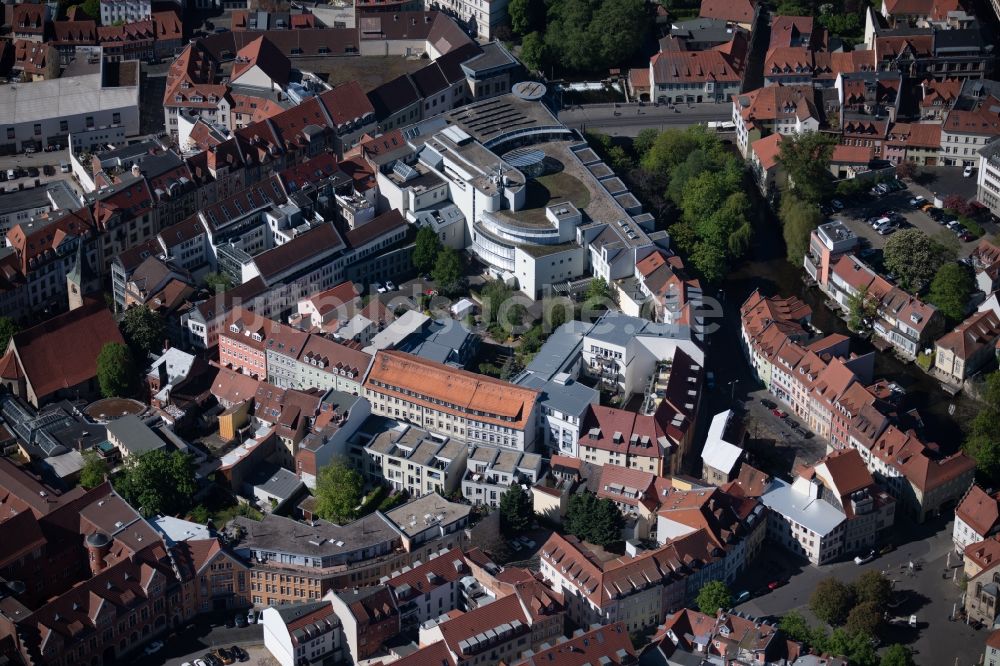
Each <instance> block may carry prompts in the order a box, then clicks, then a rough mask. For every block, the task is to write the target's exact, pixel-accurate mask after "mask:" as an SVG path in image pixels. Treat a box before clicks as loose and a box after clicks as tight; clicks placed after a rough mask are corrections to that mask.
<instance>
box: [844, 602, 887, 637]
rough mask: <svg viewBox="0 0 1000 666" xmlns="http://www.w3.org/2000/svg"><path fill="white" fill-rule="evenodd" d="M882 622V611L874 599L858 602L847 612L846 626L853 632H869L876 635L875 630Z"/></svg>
mask: <svg viewBox="0 0 1000 666" xmlns="http://www.w3.org/2000/svg"><path fill="white" fill-rule="evenodd" d="M881 622H882V611H880V610H879V607H878V604H877V603H876V602H874V601H865V602H862V603H859V604H857V605H856V606H854V608H852V609H851V612H849V613H848V614H847V620H846V621H845V623H844V628H845V629H846V630H847V631H848V632H850V633H852V634H855V633H857V634H867V635H868V636H874V635H875V630H876V629H878V625H879V624H880V623H881Z"/></svg>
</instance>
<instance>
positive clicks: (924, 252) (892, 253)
mask: <svg viewBox="0 0 1000 666" xmlns="http://www.w3.org/2000/svg"><path fill="white" fill-rule="evenodd" d="M882 257H883V261H884V263H885V267H886V269H887V270H889V271H890V272H892V273H894V274H895V275H896V278H897V281H898V283H899V286H900V287H901V288H903V289H905V290H907V291H910V292H913V293H917V292H919V291H920V290H921V289H923V288H924V287H925V286H927V283H929V282H930V281H931V279H932V278H933V277H934V274H935V273H936V272H937V270H938V268H940V267H941V265H942V264H943V263H944V262H945V261H946V260H947V258H948V257H947V255H946V249H945V248H944V247H943V246H942V245H941V244H940V243H938V242H937V241H936V240H934V239H933V238H931V237H930V236H928V235H927V234H925V233H924V232H922V231H920V230H919V229H903V230H902V231H898V232H896V233H895V234H893V235H892V236H891V237H890V238H889V240H888V241H886V243H885V249H884V250H883V251H882Z"/></svg>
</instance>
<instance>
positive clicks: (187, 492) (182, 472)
mask: <svg viewBox="0 0 1000 666" xmlns="http://www.w3.org/2000/svg"><path fill="white" fill-rule="evenodd" d="M194 471H195V468H194V461H193V459H192V458H191V456H189V455H188V454H186V453H181V452H180V451H174V452H172V453H167V452H166V451H163V450H162V449H160V450H156V451H150V452H149V453H144V454H143V455H141V456H133V457H130V458H129V459H128V460H127V462H126V463H125V471H124V473H122V474H121V475H120V476H119V477H118V478H117V479H116V480H115V483H114V486H115V490H117V491H118V493H119V494H120V495H121V496H122V497H124V498H125V500H126V501H128V503H129V504H131V505H132V506H134V507H137V508H139V509H140V512H141V513H142V515H144V516H154V515H157V514H164V515H169V516H173V515H176V514H178V513H183V512H185V511H187V510H188V509H189V508H190V507H191V499H192V497H193V496H194V493H195V490H197V484H196V482H195V476H194Z"/></svg>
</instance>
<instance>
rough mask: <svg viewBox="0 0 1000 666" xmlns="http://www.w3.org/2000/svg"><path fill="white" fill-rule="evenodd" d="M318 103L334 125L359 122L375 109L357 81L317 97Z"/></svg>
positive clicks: (349, 82)
mask: <svg viewBox="0 0 1000 666" xmlns="http://www.w3.org/2000/svg"><path fill="white" fill-rule="evenodd" d="M319 100H320V102H322V103H323V107H324V108H326V110H327V113H329V114H330V118H332V119H333V122H334V123H335V124H336V125H338V126H339V125H345V124H347V123H351V122H355V121H359V120H361V119H363V118H364V117H365V116H367V115H369V114H374V113H375V109H374V107H372V103H371V102H370V101H368V96H367V95H365V91H364V90H362V89H361V84H359V83H358V82H357V81H348V82H347V83H344V84H341V85H339V86H337V87H336V88H334V89H333V90H328V91H326V92H324V93H322V94H321V95H320V96H319Z"/></svg>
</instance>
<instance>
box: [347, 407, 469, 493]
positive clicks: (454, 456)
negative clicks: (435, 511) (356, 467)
mask: <svg viewBox="0 0 1000 666" xmlns="http://www.w3.org/2000/svg"><path fill="white" fill-rule="evenodd" d="M391 423H392V422H391V421H390V422H389V424H391ZM387 425H388V424H387ZM364 451H365V459H366V462H365V464H364V472H365V475H366V476H367V477H368V478H370V479H372V480H373V481H375V482H384V483H388V484H389V485H390V486H391V487H392V488H393V490H396V491H405V492H407V493H409V495H410V497H420V496H421V495H424V494H426V493H431V492H437V493H439V494H441V495H450V494H451V493H452V492H454V491H455V490H457V489H459V488H460V484H461V481H462V476H463V474H464V473H465V461H466V457H467V456H468V455H469V452H468V447H467V446H466V444H465V442H462V441H459V440H457V439H450V438H448V437H441V436H439V435H433V434H431V433H429V432H427V431H426V430H423V429H421V428H418V427H416V426H412V425H408V424H403V423H399V424H395V425H394V427H391V428H389V429H387V430H385V431H383V432H381V433H379V434H378V435H377V436H375V438H374V439H372V441H371V442H369V443H368V444H366V445H365V447H364Z"/></svg>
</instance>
